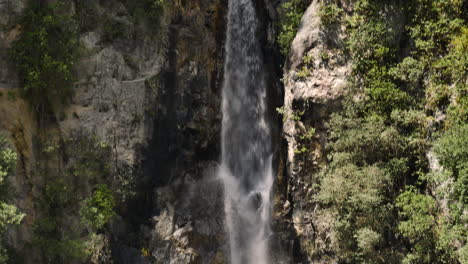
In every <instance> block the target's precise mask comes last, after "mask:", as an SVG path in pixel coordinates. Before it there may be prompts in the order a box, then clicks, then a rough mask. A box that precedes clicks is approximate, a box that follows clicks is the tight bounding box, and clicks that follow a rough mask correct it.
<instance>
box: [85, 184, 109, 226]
mask: <svg viewBox="0 0 468 264" xmlns="http://www.w3.org/2000/svg"><path fill="white" fill-rule="evenodd" d="M114 206H115V201H114V197H113V196H112V193H111V191H110V190H109V188H108V187H107V185H104V184H99V185H97V186H96V187H95V191H94V194H93V196H92V197H91V198H88V199H86V200H85V201H84V205H83V206H82V207H81V210H80V215H81V220H82V221H83V223H84V224H85V225H86V226H87V227H88V228H89V229H91V230H93V231H97V230H100V229H102V228H103V227H104V225H105V224H107V223H108V222H109V221H110V220H111V218H112V217H113V216H114V215H115V212H114Z"/></svg>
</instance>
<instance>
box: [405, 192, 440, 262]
mask: <svg viewBox="0 0 468 264" xmlns="http://www.w3.org/2000/svg"><path fill="white" fill-rule="evenodd" d="M396 205H397V207H398V208H399V209H400V217H401V221H400V223H399V224H398V230H399V231H400V233H401V234H402V235H403V236H404V237H406V238H407V239H409V241H410V242H411V243H412V249H411V250H410V252H409V253H408V254H407V255H406V257H405V259H404V260H403V263H428V264H429V263H434V262H435V261H436V259H437V255H436V254H435V251H434V243H435V234H434V233H433V228H434V226H435V224H436V222H435V217H434V215H435V213H436V202H435V200H434V199H433V198H432V197H430V196H427V195H424V194H420V193H418V191H417V190H416V189H415V188H412V187H408V188H407V190H406V191H405V192H403V193H402V194H401V195H400V196H398V198H397V200H396Z"/></svg>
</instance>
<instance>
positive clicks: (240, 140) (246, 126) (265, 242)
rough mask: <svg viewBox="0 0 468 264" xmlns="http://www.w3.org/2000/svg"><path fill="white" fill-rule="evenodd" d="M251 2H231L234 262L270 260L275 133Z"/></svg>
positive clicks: (228, 172)
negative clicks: (272, 130)
mask: <svg viewBox="0 0 468 264" xmlns="http://www.w3.org/2000/svg"><path fill="white" fill-rule="evenodd" d="M256 30H257V16H256V13H255V8H254V6H253V3H252V0H229V13H228V29H227V40H226V60H225V65H224V87H223V103H222V113H223V123H222V136H221V137H222V142H221V145H222V166H221V169H220V177H221V178H222V179H223V182H224V189H225V192H224V193H225V213H226V222H227V225H228V231H229V242H230V254H231V256H230V257H231V263H232V264H269V263H270V259H269V255H270V254H269V237H270V235H271V229H270V218H271V204H270V198H271V190H272V185H273V175H272V154H271V132H270V126H269V124H268V122H267V119H266V117H265V115H266V82H265V76H264V73H263V71H262V57H261V52H262V51H261V48H260V43H259V40H258V37H257V36H256Z"/></svg>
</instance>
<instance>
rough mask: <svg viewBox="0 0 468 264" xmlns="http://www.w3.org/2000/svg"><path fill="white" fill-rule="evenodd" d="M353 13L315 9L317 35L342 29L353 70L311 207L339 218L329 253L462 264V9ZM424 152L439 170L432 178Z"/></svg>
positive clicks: (390, 7) (467, 182)
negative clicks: (322, 28)
mask: <svg viewBox="0 0 468 264" xmlns="http://www.w3.org/2000/svg"><path fill="white" fill-rule="evenodd" d="M353 7H354V10H353V12H352V14H346V15H345V16H344V17H342V16H343V12H342V11H340V10H338V9H339V7H338V6H337V5H335V4H334V3H328V4H325V6H324V7H323V8H322V11H321V18H322V21H323V24H324V25H331V24H335V23H338V21H339V19H341V18H342V19H343V21H344V23H345V26H346V32H347V36H348V37H347V39H346V43H347V48H346V53H347V54H348V56H349V58H350V60H351V61H352V64H353V65H352V66H353V69H352V70H353V72H352V75H351V77H350V94H349V95H348V96H347V98H346V99H345V103H344V107H343V110H342V111H340V112H338V113H335V114H333V115H332V116H331V119H330V121H329V124H328V130H329V132H328V138H329V140H330V142H329V144H328V146H327V150H328V151H327V153H329V154H328V160H329V162H328V165H327V166H325V167H323V168H322V169H321V173H320V175H321V178H320V179H321V180H320V183H319V185H318V187H317V191H318V192H319V194H318V196H317V197H316V200H317V202H318V203H320V204H321V205H322V206H323V207H324V208H325V209H324V210H328V211H330V212H331V213H332V215H336V219H335V222H334V224H333V233H334V237H335V238H336V246H335V247H334V248H336V249H337V252H335V253H336V255H337V256H338V258H339V260H340V261H341V263H408V264H410V263H411V264H423V263H433V264H438V263H454V264H455V263H467V262H466V261H467V256H468V246H467V245H468V244H467V242H468V241H467V238H466V234H468V219H467V217H466V213H464V212H466V210H467V202H468V198H467V190H468V176H467V175H468V151H467V150H468V126H467V125H466V123H467V121H468V119H467V109H468V108H467V106H468V105H467V102H468V100H467V93H468V88H467V85H466V80H467V78H468V60H467V58H468V57H467V56H468V52H467V51H468V49H467V48H468V45H467V43H468V42H467V38H468V37H467V36H468V30H467V26H466V21H464V20H463V10H462V1H457V0H436V1H433V0H411V1H405V2H404V3H402V2H398V1H372V0H356V1H354V4H353ZM396 10H401V12H402V14H397V13H396V12H400V11H396ZM465 11H466V10H465ZM398 15H404V16H406V17H408V21H406V22H404V23H406V24H404V25H403V27H401V25H397V24H396V23H395V22H394V21H393V22H392V20H391V19H390V18H391V17H397V16H398ZM401 29H403V36H404V38H403V39H402V38H401V34H402V33H401V32H399V30H401ZM356 98H359V99H356ZM441 115H443V117H442V118H440V116H441ZM431 149H432V150H433V152H434V153H435V156H436V157H437V158H438V159H439V160H440V163H441V165H442V167H441V168H440V169H439V170H435V171H430V170H429V160H428V158H427V155H426V154H427V153H428V152H430V150H431Z"/></svg>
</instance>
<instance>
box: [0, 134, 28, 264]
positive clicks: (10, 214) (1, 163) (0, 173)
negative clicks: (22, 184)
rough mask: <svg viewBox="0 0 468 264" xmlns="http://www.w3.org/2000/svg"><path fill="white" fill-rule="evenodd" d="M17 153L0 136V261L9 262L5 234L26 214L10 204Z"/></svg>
mask: <svg viewBox="0 0 468 264" xmlns="http://www.w3.org/2000/svg"><path fill="white" fill-rule="evenodd" d="M15 165H16V153H15V152H14V151H13V150H12V149H11V148H8V147H7V145H6V142H5V139H4V138H3V137H0V234H1V236H2V238H1V239H0V263H2V264H3V263H5V264H6V263H9V257H8V252H7V249H6V247H5V245H4V242H3V235H4V234H5V232H6V230H7V229H8V228H10V227H11V226H15V225H19V224H20V223H21V220H22V219H23V217H24V216H25V215H24V214H23V213H21V212H20V211H19V210H18V208H16V206H14V205H12V204H9V203H8V200H9V198H11V197H10V196H11V191H10V186H9V182H8V177H10V176H12V174H13V173H14V168H15Z"/></svg>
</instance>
